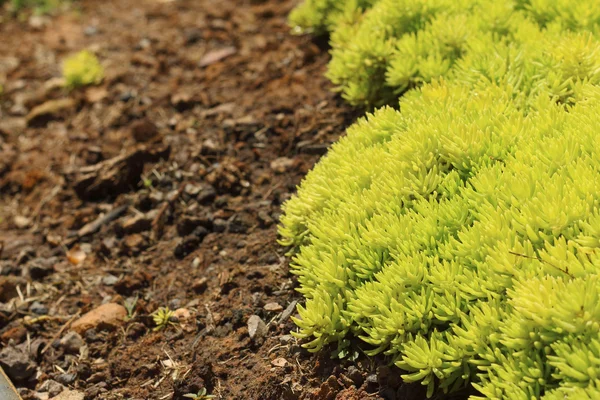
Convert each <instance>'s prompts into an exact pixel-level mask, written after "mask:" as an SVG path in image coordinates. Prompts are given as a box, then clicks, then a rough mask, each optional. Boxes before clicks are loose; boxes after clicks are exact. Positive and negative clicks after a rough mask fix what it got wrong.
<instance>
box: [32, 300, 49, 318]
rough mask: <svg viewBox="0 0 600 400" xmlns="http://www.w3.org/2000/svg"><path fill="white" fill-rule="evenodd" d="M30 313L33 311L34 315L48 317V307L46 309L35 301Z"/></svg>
mask: <svg viewBox="0 0 600 400" xmlns="http://www.w3.org/2000/svg"><path fill="white" fill-rule="evenodd" d="M29 311H31V312H32V313H34V314H37V315H47V314H48V307H46V306H45V305H43V304H42V303H40V302H39V301H34V302H33V303H31V305H30V306H29Z"/></svg>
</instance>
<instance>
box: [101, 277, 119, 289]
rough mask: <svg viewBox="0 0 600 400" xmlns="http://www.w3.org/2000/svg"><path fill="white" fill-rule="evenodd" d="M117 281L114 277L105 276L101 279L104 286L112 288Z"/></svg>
mask: <svg viewBox="0 0 600 400" xmlns="http://www.w3.org/2000/svg"><path fill="white" fill-rule="evenodd" d="M118 281H119V278H118V277H117V276H114V275H110V274H109V275H106V276H103V277H102V284H103V285H105V286H114V284H115V283H117V282H118Z"/></svg>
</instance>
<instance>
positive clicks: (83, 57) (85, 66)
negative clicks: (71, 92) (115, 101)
mask: <svg viewBox="0 0 600 400" xmlns="http://www.w3.org/2000/svg"><path fill="white" fill-rule="evenodd" d="M63 77H64V79H65V85H66V86H67V87H68V88H77V87H81V86H88V85H96V84H99V83H100V82H102V79H103V78H104V68H102V65H100V62H99V61H98V58H97V57H96V56H95V55H94V54H93V53H91V52H89V51H87V50H83V51H80V52H79V53H77V54H75V55H73V56H71V57H69V58H67V59H66V60H65V62H64V64H63Z"/></svg>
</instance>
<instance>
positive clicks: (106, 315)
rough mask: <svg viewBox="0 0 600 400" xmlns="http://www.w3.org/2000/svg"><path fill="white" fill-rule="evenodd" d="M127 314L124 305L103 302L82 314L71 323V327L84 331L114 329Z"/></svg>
mask: <svg viewBox="0 0 600 400" xmlns="http://www.w3.org/2000/svg"><path fill="white" fill-rule="evenodd" d="M126 316H127V310H126V309H125V307H123V306H122V305H119V304H115V303H107V304H103V305H101V306H100V307H97V308H95V309H93V310H92V311H90V312H88V313H87V314H85V315H83V316H82V317H81V318H79V319H78V320H77V321H75V322H74V323H73V325H72V326H71V329H73V330H74V331H75V332H77V333H84V332H85V331H87V330H88V329H91V328H95V329H114V328H116V327H117V326H119V325H121V324H122V323H123V321H124V320H125V317H126Z"/></svg>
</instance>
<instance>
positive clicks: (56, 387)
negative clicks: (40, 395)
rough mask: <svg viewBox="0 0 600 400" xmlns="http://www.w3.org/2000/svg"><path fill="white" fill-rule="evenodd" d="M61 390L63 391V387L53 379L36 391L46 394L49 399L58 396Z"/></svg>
mask: <svg viewBox="0 0 600 400" xmlns="http://www.w3.org/2000/svg"><path fill="white" fill-rule="evenodd" d="M63 390H65V387H64V386H63V385H61V384H60V383H58V382H56V381H55V380H53V379H48V380H47V381H45V382H44V383H42V384H41V386H40V387H39V389H38V391H40V392H48V395H49V396H50V397H51V398H52V397H55V396H58V395H59V394H60V393H61V392H62V391H63Z"/></svg>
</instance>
